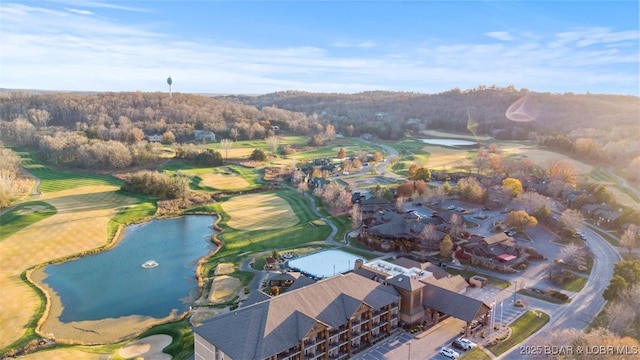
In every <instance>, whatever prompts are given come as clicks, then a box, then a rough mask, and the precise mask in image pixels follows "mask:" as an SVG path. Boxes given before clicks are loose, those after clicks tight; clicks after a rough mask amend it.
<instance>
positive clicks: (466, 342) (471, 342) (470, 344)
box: [458, 338, 476, 349]
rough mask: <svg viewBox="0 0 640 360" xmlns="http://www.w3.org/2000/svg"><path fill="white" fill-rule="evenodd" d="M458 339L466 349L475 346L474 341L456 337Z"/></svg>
mask: <svg viewBox="0 0 640 360" xmlns="http://www.w3.org/2000/svg"><path fill="white" fill-rule="evenodd" d="M458 341H460V342H461V343H463V344H465V345H466V346H467V349H473V348H474V347H476V343H474V342H473V341H471V340H469V339H465V338H460V339H458Z"/></svg>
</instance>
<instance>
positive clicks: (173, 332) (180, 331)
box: [137, 318, 193, 360]
mask: <svg viewBox="0 0 640 360" xmlns="http://www.w3.org/2000/svg"><path fill="white" fill-rule="evenodd" d="M161 334H165V335H169V336H171V337H172V338H173V341H171V344H169V345H168V346H167V347H166V348H165V349H164V350H163V352H165V353H167V354H169V355H171V358H172V359H174V360H175V359H189V358H190V356H192V355H193V331H192V330H191V323H190V322H189V319H188V318H185V319H183V320H180V321H176V322H172V323H167V324H163V325H158V326H154V327H153V328H151V329H149V330H147V331H145V332H144V333H142V334H140V336H138V337H137V338H138V339H142V338H145V337H148V336H151V335H161Z"/></svg>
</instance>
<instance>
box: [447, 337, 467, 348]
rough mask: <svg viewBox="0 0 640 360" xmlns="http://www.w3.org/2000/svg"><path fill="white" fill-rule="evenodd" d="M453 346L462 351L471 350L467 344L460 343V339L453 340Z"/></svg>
mask: <svg viewBox="0 0 640 360" xmlns="http://www.w3.org/2000/svg"><path fill="white" fill-rule="evenodd" d="M451 346H453V347H454V348H456V349H460V350H469V346H467V345H466V344H465V343H463V342H462V341H460V339H455V340H453V342H452V343H451Z"/></svg>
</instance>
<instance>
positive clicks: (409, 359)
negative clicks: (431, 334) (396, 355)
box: [407, 341, 411, 360]
mask: <svg viewBox="0 0 640 360" xmlns="http://www.w3.org/2000/svg"><path fill="white" fill-rule="evenodd" d="M407 345H409V355H407V359H408V360H411V341H409V342H407Z"/></svg>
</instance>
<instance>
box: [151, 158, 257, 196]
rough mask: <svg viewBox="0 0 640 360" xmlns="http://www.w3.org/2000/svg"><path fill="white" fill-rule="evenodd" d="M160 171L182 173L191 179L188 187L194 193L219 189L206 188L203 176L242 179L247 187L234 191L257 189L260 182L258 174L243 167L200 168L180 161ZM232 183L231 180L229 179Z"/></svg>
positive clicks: (175, 161)
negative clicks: (210, 175) (213, 175)
mask: <svg viewBox="0 0 640 360" xmlns="http://www.w3.org/2000/svg"><path fill="white" fill-rule="evenodd" d="M160 170H161V171H165V172H170V173H175V172H178V171H180V172H182V173H185V174H187V175H189V176H191V177H192V180H191V183H190V184H189V187H190V188H191V189H192V190H195V191H206V192H216V191H219V189H216V188H213V187H211V186H207V185H204V184H202V178H203V175H205V174H218V175H223V174H232V175H234V176H238V177H240V178H242V179H244V180H245V181H246V182H247V183H248V184H249V185H248V186H245V187H239V188H237V189H233V190H234V191H235V190H250V189H255V188H257V187H259V186H260V185H261V184H260V180H259V176H258V173H257V172H256V171H255V170H254V169H251V168H247V167H244V166H238V165H224V166H218V167H200V166H197V165H194V164H192V163H190V162H188V161H182V160H173V161H169V162H167V163H165V164H164V165H163V166H162V167H160ZM230 181H232V179H230Z"/></svg>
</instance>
